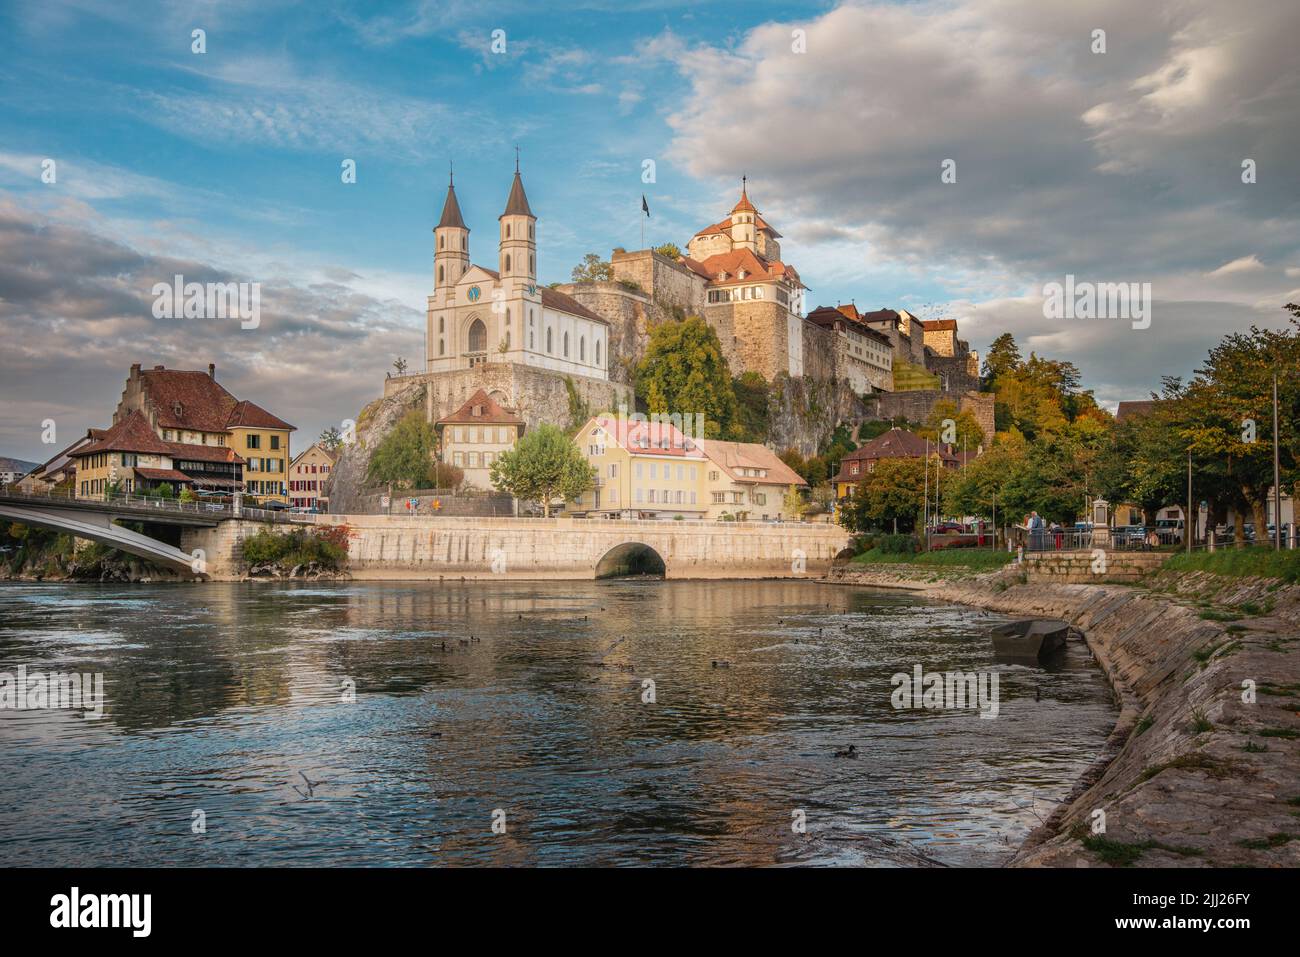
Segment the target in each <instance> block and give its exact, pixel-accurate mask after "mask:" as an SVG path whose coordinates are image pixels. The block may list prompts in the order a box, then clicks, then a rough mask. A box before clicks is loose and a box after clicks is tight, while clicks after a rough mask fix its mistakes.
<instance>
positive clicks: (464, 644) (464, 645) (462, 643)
mask: <svg viewBox="0 0 1300 957" xmlns="http://www.w3.org/2000/svg"><path fill="white" fill-rule="evenodd" d="M458 642H459V644H460V646H461V647H462V648H468V647H469V639H468V638H460V639H458Z"/></svg>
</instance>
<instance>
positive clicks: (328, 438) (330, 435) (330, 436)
mask: <svg viewBox="0 0 1300 957" xmlns="http://www.w3.org/2000/svg"><path fill="white" fill-rule="evenodd" d="M316 441H317V442H319V443H320V446H321V448H323V449H327V450H328V451H330V452H335V451H337V450H339V449H340V448H342V447H343V436H342V435H341V434H340V433H339V430H338V429H336V428H335V427H334V426H332V425H331V426H329V427H328V428H325V429H322V430H321V434H320V438H319V439H317V440H316Z"/></svg>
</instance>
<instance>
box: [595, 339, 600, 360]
mask: <svg viewBox="0 0 1300 957" xmlns="http://www.w3.org/2000/svg"><path fill="white" fill-rule="evenodd" d="M596 365H600V340H599V339H597V340H596Z"/></svg>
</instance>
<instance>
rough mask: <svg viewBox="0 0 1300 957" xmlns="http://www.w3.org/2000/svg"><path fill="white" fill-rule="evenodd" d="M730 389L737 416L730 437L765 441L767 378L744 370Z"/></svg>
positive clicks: (738, 439)
mask: <svg viewBox="0 0 1300 957" xmlns="http://www.w3.org/2000/svg"><path fill="white" fill-rule="evenodd" d="M732 391H733V392H734V393H735V395H736V410H737V416H736V420H735V422H734V423H733V424H732V429H731V438H732V439H733V440H734V441H736V442H758V443H763V442H766V441H767V430H768V404H767V403H768V395H769V393H770V392H771V387H770V386H769V385H768V383H767V380H766V379H764V378H763V377H762V376H761V375H759V374H758V373H757V372H745V373H742V374H741V376H740V377H739V378H738V379H735V380H734V381H733V382H732ZM796 471H797V470H796ZM800 474H802V473H800Z"/></svg>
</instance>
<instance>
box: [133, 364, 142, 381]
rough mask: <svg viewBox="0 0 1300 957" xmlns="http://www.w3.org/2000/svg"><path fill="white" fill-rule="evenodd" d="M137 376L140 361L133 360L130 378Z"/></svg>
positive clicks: (138, 375) (138, 374)
mask: <svg viewBox="0 0 1300 957" xmlns="http://www.w3.org/2000/svg"><path fill="white" fill-rule="evenodd" d="M139 377H140V363H138V362H133V363H131V378H132V379H138V378H139Z"/></svg>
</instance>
